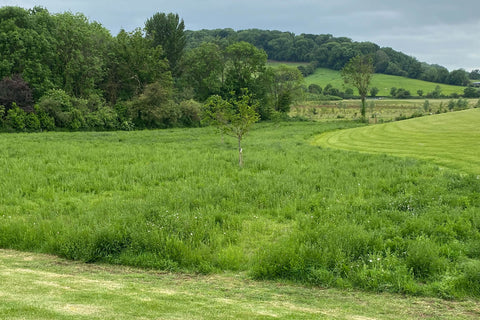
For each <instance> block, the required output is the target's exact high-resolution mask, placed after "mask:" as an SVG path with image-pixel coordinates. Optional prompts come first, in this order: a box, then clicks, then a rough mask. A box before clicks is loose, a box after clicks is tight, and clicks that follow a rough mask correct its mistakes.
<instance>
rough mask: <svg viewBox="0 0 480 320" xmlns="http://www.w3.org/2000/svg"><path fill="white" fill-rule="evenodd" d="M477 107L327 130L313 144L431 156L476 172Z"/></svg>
mask: <svg viewBox="0 0 480 320" xmlns="http://www.w3.org/2000/svg"><path fill="white" fill-rule="evenodd" d="M479 123H480V109H470V110H465V111H459V112H452V113H445V114H439V115H434V116H429V117H422V118H416V119H411V120H406V121H399V122H394V123H388V124H382V125H375V126H369V127H362V128H354V129H349V130H342V131H334V132H328V133H326V134H323V135H321V136H320V137H319V138H318V139H317V140H316V141H315V144H318V145H320V146H324V147H333V148H340V149H345V150H355V151H363V152H370V153H385V154H391V155H396V156H408V157H416V158H421V159H427V160H431V161H433V162H436V163H438V164H441V165H445V166H447V167H453V168H459V169H461V170H463V171H465V172H469V173H473V174H480V144H479V143H478V141H480V130H479V129H478V128H479Z"/></svg>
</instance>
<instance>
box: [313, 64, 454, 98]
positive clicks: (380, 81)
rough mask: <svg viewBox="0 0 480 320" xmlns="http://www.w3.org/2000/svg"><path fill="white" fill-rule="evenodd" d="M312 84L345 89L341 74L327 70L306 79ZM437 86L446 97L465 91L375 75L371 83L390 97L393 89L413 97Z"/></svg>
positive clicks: (447, 86) (321, 69) (437, 84)
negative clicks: (418, 92)
mask: <svg viewBox="0 0 480 320" xmlns="http://www.w3.org/2000/svg"><path fill="white" fill-rule="evenodd" d="M312 83H315V84H318V85H319V86H321V87H322V88H323V87H325V86H326V85H327V84H329V83H330V84H331V85H332V86H333V87H335V88H338V89H341V90H342V91H343V88H344V87H343V86H344V84H343V79H342V77H341V75H340V72H339V71H336V70H331V69H325V68H318V69H317V70H316V71H315V73H314V74H312V75H310V76H308V77H306V78H305V84H306V85H307V86H308V85H310V84H312ZM436 86H440V88H442V94H444V95H450V94H452V93H458V94H462V93H463V89H464V87H460V86H452V85H447V84H439V83H433V82H427V81H422V80H416V79H409V78H405V77H399V76H391V75H386V74H375V75H374V76H373V80H372V83H371V87H377V88H378V89H379V90H380V91H379V93H378V96H389V95H390V89H391V88H392V87H396V88H403V89H406V90H408V91H410V93H411V94H412V95H413V96H417V95H418V94H417V91H418V90H422V91H423V93H424V94H427V93H429V92H432V91H433V90H435V87H436ZM355 92H356V91H355Z"/></svg>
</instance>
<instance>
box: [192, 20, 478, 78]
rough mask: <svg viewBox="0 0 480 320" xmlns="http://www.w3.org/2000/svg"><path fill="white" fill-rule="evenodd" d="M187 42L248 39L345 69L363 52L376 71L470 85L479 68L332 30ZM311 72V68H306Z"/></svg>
mask: <svg viewBox="0 0 480 320" xmlns="http://www.w3.org/2000/svg"><path fill="white" fill-rule="evenodd" d="M186 36H187V39H188V41H187V43H188V46H190V47H196V46H198V45H200V44H201V43H202V42H213V41H216V42H217V43H232V42H236V41H245V42H248V43H251V44H253V45H255V46H256V47H257V48H260V49H263V50H264V51H265V52H266V53H267V55H268V57H269V59H272V60H278V61H294V62H310V63H312V64H313V66H318V67H324V68H329V69H334V70H341V69H342V68H343V67H344V66H345V65H346V64H347V63H348V61H350V59H352V58H354V57H356V56H360V55H370V56H372V57H373V63H374V71H375V72H376V73H384V74H390V75H396V76H404V77H409V78H412V79H420V80H425V81H430V82H437V83H445V84H452V85H460V86H466V85H468V84H469V83H470V81H469V78H471V79H476V78H477V77H478V74H479V72H478V70H474V71H472V72H470V73H468V72H466V71H465V70H463V69H458V70H453V71H451V72H449V71H448V69H447V68H445V67H442V66H440V65H436V64H433V65H430V64H427V63H423V62H419V61H418V60H417V59H416V58H414V57H411V56H408V55H406V54H404V53H402V52H399V51H396V50H393V49H392V48H388V47H380V46H378V45H377V44H375V43H372V42H356V41H352V39H350V38H347V37H334V36H332V35H331V34H304V33H302V34H300V35H295V34H294V33H292V32H282V31H276V30H273V31H271V30H259V29H248V30H239V31H235V30H233V29H215V30H200V31H187V33H186ZM305 71H306V72H307V73H308V70H305Z"/></svg>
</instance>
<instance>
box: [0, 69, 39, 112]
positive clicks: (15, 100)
mask: <svg viewBox="0 0 480 320" xmlns="http://www.w3.org/2000/svg"><path fill="white" fill-rule="evenodd" d="M0 105H2V106H4V107H5V111H6V112H8V110H10V109H11V108H14V105H15V106H18V107H19V108H21V109H22V110H24V111H28V112H31V111H33V95H32V90H31V89H30V87H29V85H28V83H26V82H25V80H23V79H22V77H21V76H20V75H14V76H12V77H5V78H3V79H2V80H1V81H0Z"/></svg>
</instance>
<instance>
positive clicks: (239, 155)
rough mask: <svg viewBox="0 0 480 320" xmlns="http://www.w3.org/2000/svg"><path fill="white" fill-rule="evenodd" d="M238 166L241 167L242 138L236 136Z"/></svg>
mask: <svg viewBox="0 0 480 320" xmlns="http://www.w3.org/2000/svg"><path fill="white" fill-rule="evenodd" d="M238 165H239V166H240V167H243V150H242V137H241V136H238Z"/></svg>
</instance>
